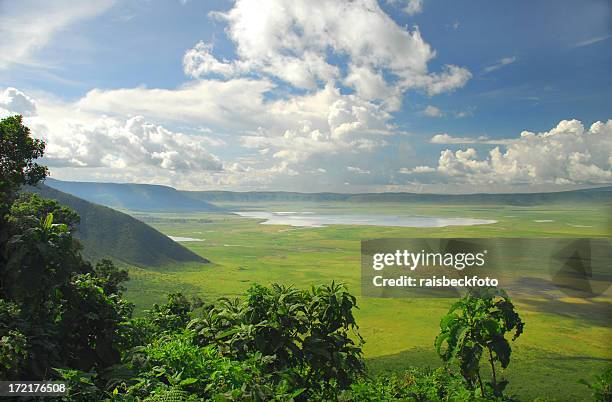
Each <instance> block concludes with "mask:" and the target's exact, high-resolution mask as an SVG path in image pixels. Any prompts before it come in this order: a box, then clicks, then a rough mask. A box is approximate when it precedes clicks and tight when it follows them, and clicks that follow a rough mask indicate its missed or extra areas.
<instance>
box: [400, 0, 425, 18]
mask: <svg viewBox="0 0 612 402" xmlns="http://www.w3.org/2000/svg"><path fill="white" fill-rule="evenodd" d="M403 10H404V12H405V13H406V14H408V15H414V14H418V13H420V12H422V11H423V0H408V1H407V2H406V6H405V7H404V8H403Z"/></svg>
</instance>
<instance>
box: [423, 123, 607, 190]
mask: <svg viewBox="0 0 612 402" xmlns="http://www.w3.org/2000/svg"><path fill="white" fill-rule="evenodd" d="M445 140H448V138H446V139H445ZM611 155H612V120H608V121H607V122H605V123H604V122H596V123H594V124H593V125H591V127H590V128H589V129H588V130H585V128H584V126H583V125H582V123H581V122H580V121H578V120H563V121H561V122H559V124H558V125H557V126H556V127H554V128H553V129H552V130H550V131H547V132H543V133H538V134H536V133H532V132H529V131H523V132H522V133H521V136H520V138H518V139H513V140H507V144H506V146H505V151H503V152H502V150H501V149H500V148H499V147H495V148H494V149H492V150H491V151H490V152H489V153H488V156H487V157H485V158H479V157H478V153H477V151H476V150H475V149H474V148H468V149H466V150H458V151H456V152H453V151H451V150H448V149H447V150H445V151H442V153H441V155H440V159H439V160H438V166H437V167H436V168H435V169H436V171H437V172H438V173H439V174H440V175H441V176H443V177H446V178H447V179H451V180H455V181H460V182H461V181H463V182H468V183H474V184H482V183H488V184H500V183H505V184H557V185H560V184H562V185H567V184H603V183H611V182H612V156H611ZM414 173H417V172H414Z"/></svg>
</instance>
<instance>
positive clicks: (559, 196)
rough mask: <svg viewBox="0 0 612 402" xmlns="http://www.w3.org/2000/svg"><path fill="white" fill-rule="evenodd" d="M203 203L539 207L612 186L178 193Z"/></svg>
mask: <svg viewBox="0 0 612 402" xmlns="http://www.w3.org/2000/svg"><path fill="white" fill-rule="evenodd" d="M181 192H182V193H183V194H185V195H186V196H188V197H192V198H195V199H198V200H202V201H206V202H265V201H267V202H291V201H301V202H331V201H342V202H406V203H410V202H413V203H431V204H506V205H539V204H550V203H560V202H574V203H575V202H599V203H611V202H612V187H599V188H594V189H585V190H572V191H561V192H552V193H509V194H416V193H363V194H341V193H296V192H284V191H250V192H234V191H181Z"/></svg>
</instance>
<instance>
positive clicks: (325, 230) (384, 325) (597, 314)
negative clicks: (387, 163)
mask: <svg viewBox="0 0 612 402" xmlns="http://www.w3.org/2000/svg"><path fill="white" fill-rule="evenodd" d="M218 205H220V206H222V207H226V208H227V209H228V210H230V211H232V210H233V211H237V210H262V211H312V212H324V213H334V214H338V213H369V214H371V213H380V214H391V215H405V216H437V217H463V218H482V219H492V220H496V221H497V223H494V224H488V225H478V226H453V227H443V228H408V227H375V226H352V225H337V226H328V227H321V228H298V227H291V226H273V225H261V224H260V223H261V220H257V219H249V218H242V217H239V216H236V215H231V214H211V213H207V214H204V213H199V214H195V213H193V214H185V213H181V214H172V213H146V214H144V213H133V212H132V213H131V214H132V215H133V216H135V217H137V218H139V219H141V220H143V221H144V222H146V223H148V224H150V225H151V226H153V227H155V228H156V229H158V230H159V231H161V232H162V233H164V234H167V235H169V236H181V237H189V238H196V239H200V240H201V241H189V242H184V243H183V244H184V245H185V246H186V247H188V248H189V249H191V250H192V251H194V252H196V253H197V254H199V255H201V256H203V257H205V258H207V259H209V260H210V261H211V263H209V264H197V263H190V264H180V265H172V266H162V267H155V268H150V267H146V268H141V267H130V275H131V281H130V282H129V283H128V293H127V296H128V299H130V300H131V301H132V302H133V303H135V304H136V307H137V310H138V311H142V310H143V309H147V308H149V307H150V306H151V305H152V304H153V303H156V302H160V301H162V300H163V298H164V297H165V295H166V294H167V293H168V292H176V291H181V292H183V293H185V294H189V295H197V296H199V297H201V298H203V299H205V300H213V299H216V298H218V297H224V296H229V297H233V296H237V295H239V294H241V293H243V292H244V291H245V290H246V289H247V288H248V287H249V286H250V284H252V283H255V282H257V283H261V284H269V283H272V282H280V283H285V284H293V285H294V286H296V287H300V288H303V287H308V286H310V285H312V284H318V283H325V282H331V281H332V280H335V281H340V282H344V283H346V284H347V285H348V287H349V289H350V290H351V291H352V293H353V294H355V295H357V296H358V305H359V310H358V311H357V314H356V315H357V322H358V324H359V325H360V333H361V334H362V335H363V337H364V338H365V341H366V343H365V346H364V353H365V357H366V359H367V362H368V366H369V370H370V372H371V373H373V374H375V373H379V372H382V371H391V370H400V369H404V368H407V367H411V366H431V367H434V366H437V365H439V364H440V360H439V358H438V357H437V356H436V354H435V351H434V347H433V341H434V338H435V336H436V335H437V333H438V329H439V320H440V318H441V317H442V316H443V315H444V314H445V313H446V311H447V310H448V308H449V306H450V304H451V303H452V302H453V300H452V299H443V298H412V299H410V298H403V299H383V298H365V297H361V296H360V293H361V290H360V286H361V285H360V241H361V240H365V239H375V238H384V237H399V238H402V237H524V238H534V237H609V236H610V207H609V206H601V205H590V204H576V205H565V204H558V205H547V206H531V207H518V206H505V205H499V206H491V205H483V206H478V205H469V206H462V205H456V206H453V205H443V206H441V205H433V206H430V205H418V204H401V203H397V204H395V203H376V204H373V203H342V202H330V203H248V204H247V203H225V204H218ZM511 297H512V298H513V300H514V302H515V304H516V305H517V309H518V311H519V313H520V314H521V316H522V318H523V320H524V321H525V322H526V327H525V333H524V334H523V336H521V337H520V338H519V339H518V340H517V341H516V342H514V343H513V355H512V361H511V364H510V367H509V368H508V369H507V370H506V371H505V373H504V376H505V377H506V378H508V379H509V380H510V385H509V392H510V393H511V394H514V395H516V396H518V397H519V398H521V399H533V398H535V397H547V398H548V399H552V400H580V399H588V393H587V389H586V387H585V386H584V385H581V384H579V383H578V380H579V379H581V378H584V379H587V380H591V379H592V378H593V377H594V375H596V374H599V373H601V372H603V370H604V369H605V368H606V367H608V366H610V365H611V364H612V348H610V345H612V328H611V324H612V308H611V307H612V296H611V294H610V291H609V290H608V292H606V293H605V294H603V295H601V296H599V297H596V298H593V299H580V298H572V297H568V296H566V295H563V294H548V293H547V292H546V291H534V292H523V293H517V294H511ZM483 369H484V368H483Z"/></svg>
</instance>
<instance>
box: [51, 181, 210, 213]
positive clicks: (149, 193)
mask: <svg viewBox="0 0 612 402" xmlns="http://www.w3.org/2000/svg"><path fill="white" fill-rule="evenodd" d="M45 184H46V185H48V186H49V187H52V188H54V189H56V190H59V191H63V192H64V193H68V194H72V195H74V196H76V197H79V198H82V199H84V200H87V201H90V202H94V203H96V204H100V205H105V206H107V207H111V208H116V209H117V208H118V209H128V210H131V211H144V212H164V211H173V212H220V211H221V209H220V208H218V207H216V206H214V205H211V204H209V203H208V202H206V201H203V200H198V199H196V198H193V197H188V196H186V195H185V194H183V193H181V192H179V191H177V190H176V189H174V188H172V187H168V186H158V185H150V184H131V183H93V182H76V181H60V180H53V179H47V180H45Z"/></svg>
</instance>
